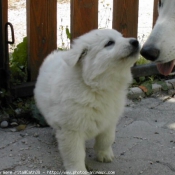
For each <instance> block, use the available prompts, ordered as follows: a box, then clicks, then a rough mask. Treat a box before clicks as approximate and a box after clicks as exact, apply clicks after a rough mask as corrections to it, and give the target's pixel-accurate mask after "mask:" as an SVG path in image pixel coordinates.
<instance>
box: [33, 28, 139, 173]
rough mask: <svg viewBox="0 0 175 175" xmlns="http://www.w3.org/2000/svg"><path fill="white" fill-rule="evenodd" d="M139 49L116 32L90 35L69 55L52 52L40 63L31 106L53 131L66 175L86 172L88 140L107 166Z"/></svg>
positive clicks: (106, 31)
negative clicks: (131, 69) (131, 68)
mask: <svg viewBox="0 0 175 175" xmlns="http://www.w3.org/2000/svg"><path fill="white" fill-rule="evenodd" d="M139 48H140V46H139V43H138V41H137V40H136V39H134V38H124V37H122V35H121V34H120V33H119V32H117V31H116V30H112V29H105V30H93V31H91V32H89V33H87V34H85V35H83V36H81V37H79V38H78V39H77V40H75V41H74V44H73V46H72V49H70V50H69V51H55V52H53V53H52V54H50V55H49V56H48V57H47V58H46V59H45V61H44V63H43V65H42V66H41V68H40V72H39V76H38V79H37V83H36V88H35V91H34V93H35V100H36V103H37V106H38V108H39V109H40V111H41V113H42V114H43V115H44V117H45V119H46V120H47V122H48V124H49V125H50V126H52V127H53V128H54V129H55V130H56V137H57V140H58V145H59V150H60V153H61V155H62V158H63V162H64V166H65V168H66V170H67V171H86V168H85V141H86V140H87V139H91V138H94V137H95V139H96V142H95V146H94V148H95V151H96V154H97V159H98V160H99V161H101V162H111V161H112V160H113V158H114V155H113V151H112V148H111V145H112V144H113V142H114V138H115V129H116V124H117V121H118V120H119V117H120V116H121V114H122V112H123V109H124V105H125V97H126V93H127V87H128V84H129V83H130V82H131V80H132V76H131V72H130V67H131V66H132V65H133V64H134V63H135V62H136V60H137V58H138V55H139Z"/></svg>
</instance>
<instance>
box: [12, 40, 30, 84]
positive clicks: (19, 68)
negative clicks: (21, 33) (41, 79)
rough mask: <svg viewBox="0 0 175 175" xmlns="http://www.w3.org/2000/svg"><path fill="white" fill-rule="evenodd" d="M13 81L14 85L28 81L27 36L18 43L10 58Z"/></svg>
mask: <svg viewBox="0 0 175 175" xmlns="http://www.w3.org/2000/svg"><path fill="white" fill-rule="evenodd" d="M9 64H10V71H11V83H12V84H13V85H17V84H20V83H22V82H26V81H27V37H25V38H23V41H22V42H21V43H19V44H18V45H17V47H16V48H15V49H14V52H13V53H12V57H11V59H10V63H9Z"/></svg>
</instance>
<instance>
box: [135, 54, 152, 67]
mask: <svg viewBox="0 0 175 175" xmlns="http://www.w3.org/2000/svg"><path fill="white" fill-rule="evenodd" d="M147 63H149V61H148V60H146V59H145V58H144V57H142V56H140V58H139V59H138V60H137V62H136V64H137V65H142V64H147Z"/></svg>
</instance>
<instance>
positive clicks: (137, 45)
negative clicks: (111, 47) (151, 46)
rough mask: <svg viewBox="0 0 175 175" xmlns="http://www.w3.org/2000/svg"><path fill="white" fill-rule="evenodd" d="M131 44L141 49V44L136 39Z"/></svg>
mask: <svg viewBox="0 0 175 175" xmlns="http://www.w3.org/2000/svg"><path fill="white" fill-rule="evenodd" d="M129 43H130V44H131V45H132V46H133V47H134V48H138V47H139V42H138V41H137V40H136V39H131V40H130V41H129Z"/></svg>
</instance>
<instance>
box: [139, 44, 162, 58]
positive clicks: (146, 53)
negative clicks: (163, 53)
mask: <svg viewBox="0 0 175 175" xmlns="http://www.w3.org/2000/svg"><path fill="white" fill-rule="evenodd" d="M140 54H141V55H142V56H143V57H145V58H146V59H147V60H151V61H155V60H157V58H158V57H159V54H160V50H159V49H157V48H155V47H154V46H151V45H149V46H143V47H142V49H141V51H140Z"/></svg>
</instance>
